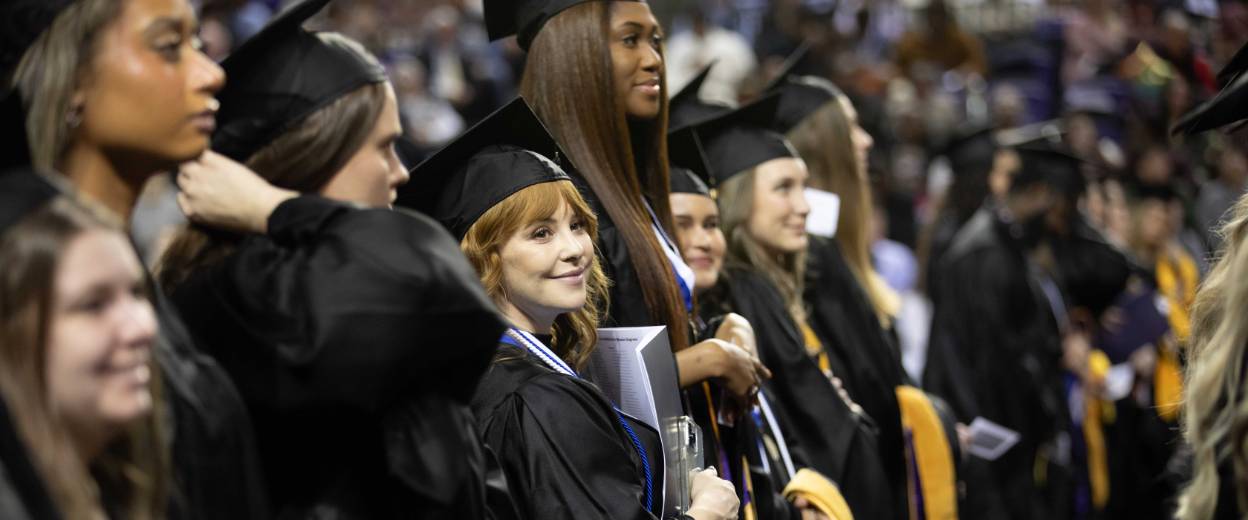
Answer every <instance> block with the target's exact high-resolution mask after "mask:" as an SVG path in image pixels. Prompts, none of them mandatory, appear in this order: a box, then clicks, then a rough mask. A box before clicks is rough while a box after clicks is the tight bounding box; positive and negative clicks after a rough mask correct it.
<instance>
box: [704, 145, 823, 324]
mask: <svg viewBox="0 0 1248 520" xmlns="http://www.w3.org/2000/svg"><path fill="white" fill-rule="evenodd" d="M757 171H758V170H757V167H755V168H751V169H749V170H747V171H746V172H745V173H739V174H737V175H734V176H732V177H730V178H729V179H728V180H726V181H724V182H721V183H720V184H719V211H720V217H719V218H720V220H719V225H720V227H721V228H723V230H724V236H725V237H726V238H727V239H728V255H727V258H726V260H725V261H726V263H727V265H730V266H734V267H746V268H749V269H752V270H754V271H757V272H758V273H760V274H762V275H763V278H765V279H767V281H769V282H771V284H772V285H774V286H775V287H776V290H778V291H780V296H781V297H782V298H783V299H784V304H785V307H786V310H788V312H789V316H790V317H792V318H793V321H794V322H796V323H798V324H802V323H805V322H806V306H805V303H803V300H802V291H803V289H804V288H805V277H806V251H805V250H803V251H801V252H798V253H784V254H781V255H773V254H771V253H768V252H767V249H766V248H764V247H763V245H762V244H759V243H758V240H756V239H755V238H754V237H752V236H750V233H749V231H748V228H749V226H748V225H747V224H748V223H749V221H750V215H751V214H752V213H753V212H754V181H755V177H756V172H757Z"/></svg>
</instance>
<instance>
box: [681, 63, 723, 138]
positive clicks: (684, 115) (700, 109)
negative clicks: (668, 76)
mask: <svg viewBox="0 0 1248 520" xmlns="http://www.w3.org/2000/svg"><path fill="white" fill-rule="evenodd" d="M714 66H715V62H711V63H710V64H708V65H707V66H706V67H703V68H702V71H701V72H699V73H698V74H697V75H696V76H694V77H693V79H692V80H689V83H686V84H685V86H683V87H681V88H680V91H678V92H676V93H675V94H672V99H671V100H670V101H668V103H667V132H668V134H674V133H676V132H677V131H680V130H683V129H685V128H689V127H691V126H694V125H696V124H698V123H701V122H703V121H706V120H709V119H712V118H714V117H715V116H718V115H721V114H724V113H727V112H728V111H729V110H731V109H730V108H729V107H726V106H723V105H716V104H711V103H706V102H704V101H702V99H701V98H699V97H698V92H699V91H701V90H702V84H703V83H705V82H706V77H707V76H709V75H710V73H711V67H714Z"/></svg>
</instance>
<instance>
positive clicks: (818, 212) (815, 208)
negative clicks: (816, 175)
mask: <svg viewBox="0 0 1248 520" xmlns="http://www.w3.org/2000/svg"><path fill="white" fill-rule="evenodd" d="M806 204H808V205H809V206H810V214H809V215H806V232H807V233H810V234H812V235H816V236H821V237H825V238H832V237H835V236H836V222H837V220H838V219H839V218H841V197H840V196H839V195H837V194H835V193H831V192H827V191H823V190H816V189H814V188H806Z"/></svg>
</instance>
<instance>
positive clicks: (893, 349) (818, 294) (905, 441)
mask: <svg viewBox="0 0 1248 520" xmlns="http://www.w3.org/2000/svg"><path fill="white" fill-rule="evenodd" d="M800 59H801V53H798V54H796V55H795V56H793V57H790V59H789V63H790V68H786V70H784V71H782V72H781V74H779V75H778V76H777V78H776V80H775V81H773V83H772V84H771V85H769V86H768V87H767V88H766V91H768V92H776V93H778V94H779V95H780V105H779V108H778V109H777V114H776V122H775V128H776V129H777V130H778V131H782V132H787V133H788V135H789V137H790V138H791V139H792V140H793V141H794V142H795V143H798V146H796V148H797V149H798V151H799V153H800V154H803V158H804V159H806V161H807V165H808V166H811V173H810V174H811V176H812V178H814V179H816V180H818V181H820V184H819V185H820V186H823V187H825V188H827V189H839V190H841V191H842V192H841V193H839V195H840V196H842V197H845V199H842V200H849V201H850V202H851V203H847V206H846V207H845V209H846V210H847V211H855V209H856V210H857V212H856V213H853V214H850V213H844V214H842V215H840V216H839V220H840V225H839V226H838V228H839V229H838V232H839V233H842V234H843V235H842V237H840V238H824V237H818V236H813V235H812V236H809V237H808V239H807V241H808V247H807V257H806V273H805V290H804V294H803V301H804V302H805V303H806V307H807V309H808V310H809V321H810V326H811V329H812V330H813V331H814V332H815V334H816V335H817V336H818V337H819V339H820V340H821V342H822V343H823V345H824V348H825V349H826V350H827V351H828V353H829V357H830V362H831V363H832V365H833V367H834V368H833V372H834V373H836V374H838V377H839V378H840V380H841V383H842V385H843V386H844V388H845V390H846V391H847V392H848V394H849V396H850V397H851V398H852V399H853V400H854V402H856V403H857V404H859V405H860V406H861V407H862V408H863V412H864V416H865V417H867V418H869V420H870V421H871V422H872V423H873V424H874V425H875V426H876V428H877V429H878V434H879V437H878V439H879V444H878V448H879V450H880V458H881V459H882V460H884V461H885V470H886V472H887V475H888V479H889V482H890V485H891V491H892V492H893V496H892V500H893V501H894V503H895V504H897V510H898V511H906V510H908V509H911V508H913V509H914V510H915V512H916V514H918V515H928V514H931V515H953V514H956V513H957V511H956V502H955V501H954V499H953V498H954V497H955V496H956V480H955V467H954V466H955V457H954V453H955V452H956V451H957V448H956V439H957V436H956V433H955V431H954V428H953V426H952V423H953V418H952V417H951V416H945V417H940V410H941V408H940V407H939V406H938V405H934V404H933V403H932V402H931V398H930V397H927V396H925V395H924V394H923V393H922V392H920V391H918V390H917V389H914V388H906V387H912V386H913V385H911V384H910V382H909V381H908V379H909V378H908V376H907V375H906V374H905V371H904V369H903V368H902V365H901V353H900V349H899V345H898V341H897V339H896V336H895V335H894V334H893V332H892V331H891V330H890V329H886V328H885V327H886V326H885V324H884V323H883V321H882V318H881V316H884V313H883V311H880V310H879V307H877V305H876V304H875V303H874V302H873V301H872V300H871V298H870V297H869V296H868V294H867V291H866V290H864V288H863V285H862V283H863V282H862V281H860V280H863V281H865V280H869V279H870V278H871V277H873V276H876V275H875V274H874V271H873V269H872V268H871V266H870V265H869V264H867V265H863V266H858V268H859V269H862V270H863V271H862V272H861V273H859V274H855V270H854V267H852V266H851V263H850V260H851V259H852V257H847V256H846V254H845V252H844V251H843V250H842V240H843V238H844V237H845V236H850V237H853V236H859V237H862V236H866V234H867V231H866V230H865V229H864V228H865V227H866V226H867V225H868V223H867V222H865V221H862V220H861V219H862V218H865V217H864V216H865V215H869V214H870V211H869V207H870V202H869V200H868V201H857V200H854V199H852V198H854V197H869V196H870V195H869V191H870V190H869V189H867V187H866V185H865V184H864V183H865V181H864V180H862V179H863V178H862V177H860V175H862V173H861V172H859V171H855V170H854V169H852V168H850V167H851V166H853V164H852V163H851V164H850V165H843V164H841V165H838V163H837V162H836V160H835V154H837V153H838V152H839V151H843V150H849V149H850V148H852V146H854V145H855V142H857V141H856V140H855V139H851V135H850V134H854V133H855V132H857V131H860V130H854V127H855V125H856V124H857V123H856V122H855V120H853V119H851V114H849V113H846V112H845V110H844V108H846V107H849V106H850V105H849V102H848V98H846V97H845V94H844V93H842V92H841V91H840V89H839V88H837V87H836V86H835V85H833V84H832V83H831V82H829V81H827V80H826V79H823V78H819V77H814V76H799V75H795V74H793V73H792V68H791V67H792V66H795V65H796V64H797V63H798V62H799V61H800ZM832 125H842V126H844V127H845V129H846V131H847V133H846V134H844V135H843V137H839V138H843V139H844V141H841V142H832V143H829V142H827V139H829V138H834V137H838V136H836V135H834V134H828V133H826V132H823V131H822V130H821V129H824V128H827V127H829V126H832ZM816 138H817V139H816ZM851 141H852V142H851ZM813 143H818V144H814V145H812V144H813ZM859 166H861V165H859ZM862 171H865V168H863V169H862ZM812 184H814V182H812ZM853 243H854V242H845V244H853ZM863 246H864V247H865V242H863ZM846 247H848V246H846ZM865 260H866V259H865V258H864V261H865ZM882 290H887V289H882ZM837 365H839V366H840V368H837ZM912 390H913V391H912ZM898 392H902V395H903V396H905V398H904V400H903V398H900V397H899V394H898ZM903 402H904V403H905V405H906V406H905V407H903V406H902V403H903ZM907 415H909V416H910V418H909V419H906V420H908V421H909V422H908V424H909V425H910V426H909V428H903V417H906V416H907ZM933 415H934V416H936V417H935V418H936V419H938V420H937V421H928V420H919V417H928V418H932V416H933ZM916 439H917V440H916ZM951 443H952V444H954V445H955V446H952V447H951V446H950V444H951ZM929 451H931V452H933V453H927V452H929ZM918 460H922V461H925V462H924V463H923V464H921V465H920V464H917V463H916V464H913V466H914V467H913V468H912V467H911V466H912V464H911V462H913V461H918ZM933 461H939V462H933ZM912 470H913V471H912ZM925 494H927V495H930V496H925ZM942 497H943V498H942Z"/></svg>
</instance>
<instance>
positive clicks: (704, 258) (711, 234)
mask: <svg viewBox="0 0 1248 520" xmlns="http://www.w3.org/2000/svg"><path fill="white" fill-rule="evenodd" d="M671 203H672V218H673V219H674V221H675V224H676V240H677V241H678V242H680V253H681V256H683V257H684V258H685V263H687V264H689V267H692V268H693V274H694V290H695V291H697V292H701V291H705V290H707V289H710V288H711V287H714V286H715V282H716V281H717V280H719V270H720V269H721V268H722V267H723V266H724V251H725V250H726V249H727V241H726V240H724V232H723V230H721V229H719V207H718V206H716V205H715V200H714V199H712V198H710V197H707V196H705V195H699V194H695V193H673V194H672V195H671Z"/></svg>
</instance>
